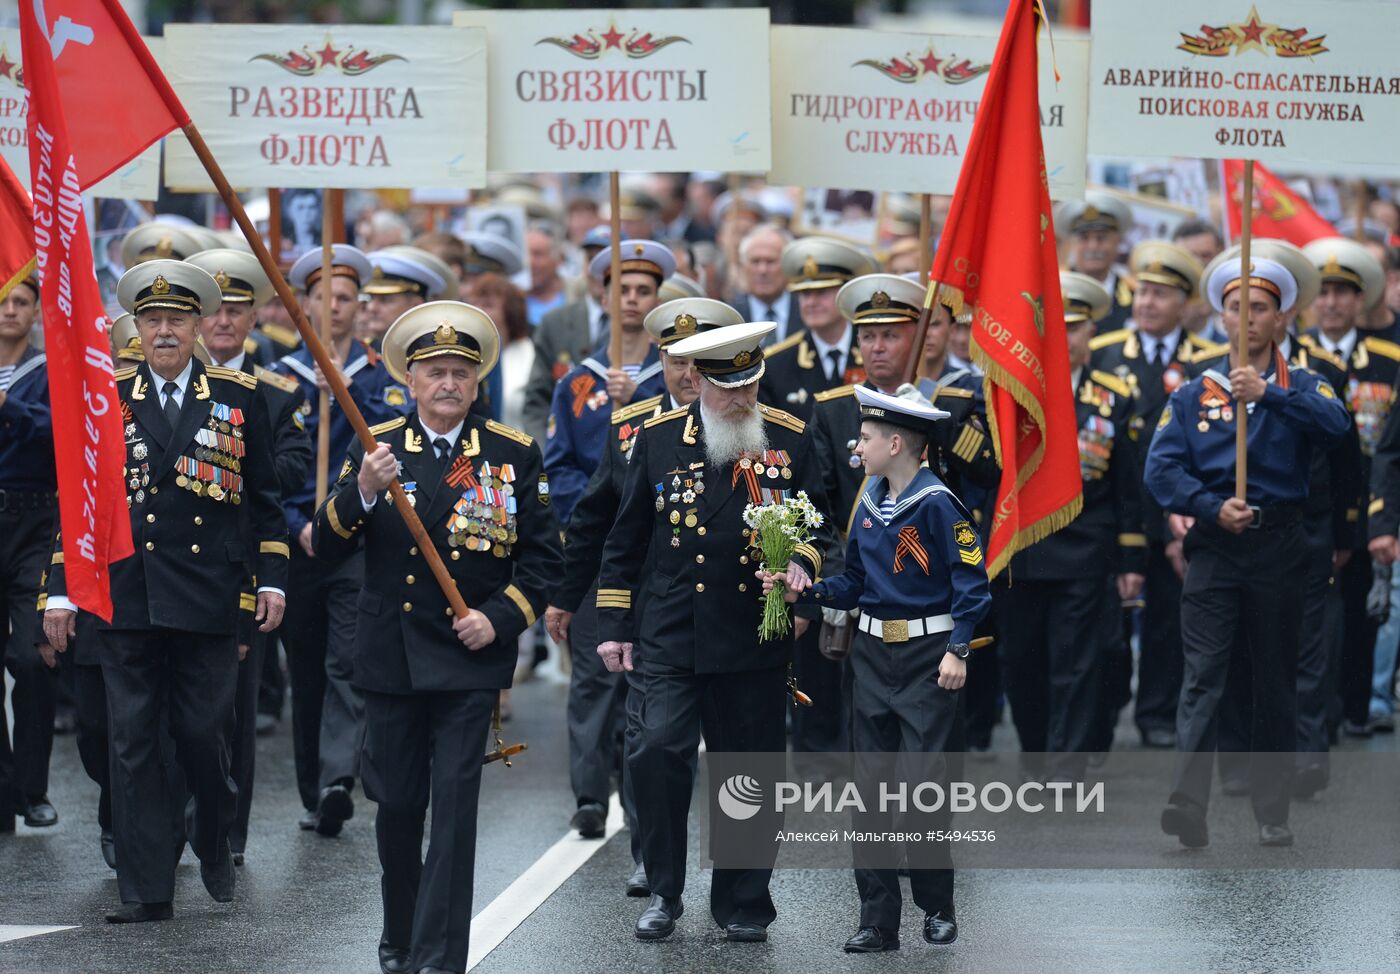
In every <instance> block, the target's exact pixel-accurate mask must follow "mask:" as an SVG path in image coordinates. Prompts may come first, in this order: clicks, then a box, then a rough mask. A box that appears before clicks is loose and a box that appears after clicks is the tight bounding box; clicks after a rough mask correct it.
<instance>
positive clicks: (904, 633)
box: [860, 612, 953, 643]
mask: <svg viewBox="0 0 1400 974" xmlns="http://www.w3.org/2000/svg"><path fill="white" fill-rule="evenodd" d="M860 631H861V632H868V633H870V635H872V636H874V637H875V638H876V639H883V640H884V641H885V642H887V643H903V642H908V641H909V640H910V639H917V638H919V637H920V636H932V635H934V634H935V633H940V632H952V631H953V617H952V616H951V615H947V614H946V613H945V614H944V615H941V616H928V617H927V618H924V619H886V620H880V619H875V618H872V617H871V615H870V614H869V613H868V612H862V613H861V616H860Z"/></svg>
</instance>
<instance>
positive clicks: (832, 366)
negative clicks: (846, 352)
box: [826, 348, 841, 382]
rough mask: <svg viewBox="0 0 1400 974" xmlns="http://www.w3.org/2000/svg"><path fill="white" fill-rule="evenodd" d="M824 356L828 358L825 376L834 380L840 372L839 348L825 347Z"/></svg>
mask: <svg viewBox="0 0 1400 974" xmlns="http://www.w3.org/2000/svg"><path fill="white" fill-rule="evenodd" d="M826 357H827V359H828V364H827V367H826V377H827V378H828V379H830V380H831V381H832V382H835V381H836V377H837V376H838V375H840V374H841V349H839V348H829V349H827V352H826Z"/></svg>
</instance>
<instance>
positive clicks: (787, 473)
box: [783, 467, 792, 480]
mask: <svg viewBox="0 0 1400 974" xmlns="http://www.w3.org/2000/svg"><path fill="white" fill-rule="evenodd" d="M783 479H784V480H791V479H792V468H791V467H784V468H783Z"/></svg>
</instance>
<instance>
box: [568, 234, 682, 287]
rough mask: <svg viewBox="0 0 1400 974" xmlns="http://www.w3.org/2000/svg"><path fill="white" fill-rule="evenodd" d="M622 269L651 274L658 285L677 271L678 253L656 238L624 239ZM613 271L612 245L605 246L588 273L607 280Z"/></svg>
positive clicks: (622, 271)
mask: <svg viewBox="0 0 1400 974" xmlns="http://www.w3.org/2000/svg"><path fill="white" fill-rule="evenodd" d="M621 252H622V269H621V271H619V273H622V274H627V273H629V272H634V271H635V272H637V273H641V274H650V275H651V276H652V277H654V278H656V285H657V287H660V286H661V283H662V282H663V281H665V280H666V278H668V277H670V276H671V275H672V274H674V273H676V255H675V254H673V253H671V248H670V247H667V246H666V245H665V244H660V243H657V242H656V241H655V240H624V241H622V247H621ZM611 272H612V247H611V246H608V247H604V248H603V249H602V250H600V251H598V254H597V256H595V257H594V258H593V260H592V261H591V262H590V263H589V265H588V273H589V274H592V275H593V277H594V279H596V280H599V281H606V280H607V279H608V274H609V273H611Z"/></svg>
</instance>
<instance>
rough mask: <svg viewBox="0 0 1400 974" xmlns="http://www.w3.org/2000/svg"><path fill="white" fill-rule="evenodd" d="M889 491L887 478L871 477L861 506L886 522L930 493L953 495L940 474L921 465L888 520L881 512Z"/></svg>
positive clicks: (862, 496)
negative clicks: (939, 477)
mask: <svg viewBox="0 0 1400 974" xmlns="http://www.w3.org/2000/svg"><path fill="white" fill-rule="evenodd" d="M888 492H889V481H888V480H887V479H886V478H884V477H872V478H869V482H868V483H867V484H866V487H865V493H863V494H861V497H860V503H861V506H862V507H864V508H865V509H866V510H868V511H870V513H872V514H874V515H875V516H876V517H878V518H880V520H881V521H883V522H884V523H886V524H888V523H890V521H893V520H894V519H895V518H897V517H899V516H900V515H901V514H903V513H904V512H905V511H907V510H909V509H910V508H911V507H913V506H915V505H916V504H918V503H919V502H920V501H921V500H923V499H924V498H925V497H927V496H929V495H930V494H939V493H942V494H950V495H951V494H952V493H953V492H952V491H951V490H949V489H948V487H947V485H946V484H944V483H943V481H941V480H939V479H938V475H937V474H935V473H934V472H933V471H932V470H930V469H929V468H928V467H926V466H924V467H920V468H919V472H918V473H916V474H915V475H914V479H913V480H911V481H910V482H909V486H908V487H906V488H905V489H904V494H903V495H902V496H901V497H900V498H899V500H898V501H897V502H896V503H895V505H894V509H893V511H891V513H890V517H889V520H888V521H886V520H885V517H884V515H882V514H881V513H880V502H881V501H882V500H884V498H885V495H886V494H887V493H888Z"/></svg>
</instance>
